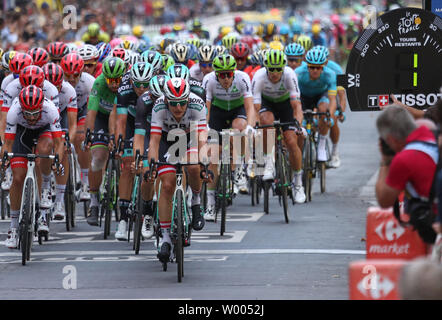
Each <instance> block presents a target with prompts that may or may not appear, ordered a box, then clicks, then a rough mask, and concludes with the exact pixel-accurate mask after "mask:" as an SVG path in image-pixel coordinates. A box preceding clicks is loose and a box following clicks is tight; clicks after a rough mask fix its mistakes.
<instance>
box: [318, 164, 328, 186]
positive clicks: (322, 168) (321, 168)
mask: <svg viewBox="0 0 442 320" xmlns="http://www.w3.org/2000/svg"><path fill="white" fill-rule="evenodd" d="M318 166H319V172H320V179H321V193H324V192H325V175H326V169H327V168H326V162H319V163H318Z"/></svg>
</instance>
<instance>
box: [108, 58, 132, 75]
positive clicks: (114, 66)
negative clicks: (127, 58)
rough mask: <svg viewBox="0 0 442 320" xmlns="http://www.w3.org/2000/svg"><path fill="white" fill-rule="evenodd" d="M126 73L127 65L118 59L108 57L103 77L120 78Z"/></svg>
mask: <svg viewBox="0 0 442 320" xmlns="http://www.w3.org/2000/svg"><path fill="white" fill-rule="evenodd" d="M125 72H126V64H125V63H124V61H123V60H121V59H120V58H117V57H108V58H106V59H104V62H103V75H104V77H106V78H120V77H122V76H123V74H124V73H125Z"/></svg>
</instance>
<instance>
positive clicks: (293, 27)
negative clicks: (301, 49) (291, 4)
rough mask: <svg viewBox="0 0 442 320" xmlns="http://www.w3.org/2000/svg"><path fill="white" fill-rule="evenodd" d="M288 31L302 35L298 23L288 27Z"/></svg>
mask: <svg viewBox="0 0 442 320" xmlns="http://www.w3.org/2000/svg"><path fill="white" fill-rule="evenodd" d="M290 29H291V30H292V32H293V33H294V34H301V33H302V27H301V25H300V24H299V23H297V22H294V23H292V24H291V25H290Z"/></svg>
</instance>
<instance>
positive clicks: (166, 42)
mask: <svg viewBox="0 0 442 320" xmlns="http://www.w3.org/2000/svg"><path fill="white" fill-rule="evenodd" d="M174 43H175V40H173V39H170V38H166V39H163V40H161V42H160V45H159V49H160V50H159V51H161V52H166V49H167V48H168V47H169V46H170V45H172V44H174ZM169 52H170V51H169Z"/></svg>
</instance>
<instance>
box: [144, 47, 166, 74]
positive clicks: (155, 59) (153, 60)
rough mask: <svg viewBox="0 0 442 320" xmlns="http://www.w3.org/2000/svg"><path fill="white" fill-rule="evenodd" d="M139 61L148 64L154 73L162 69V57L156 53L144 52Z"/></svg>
mask: <svg viewBox="0 0 442 320" xmlns="http://www.w3.org/2000/svg"><path fill="white" fill-rule="evenodd" d="M141 61H144V62H148V63H150V64H151V65H152V66H153V68H154V69H155V70H156V71H159V70H161V69H162V68H163V57H162V56H161V54H160V53H159V52H157V51H153V50H147V51H144V52H143V53H142V54H141Z"/></svg>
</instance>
